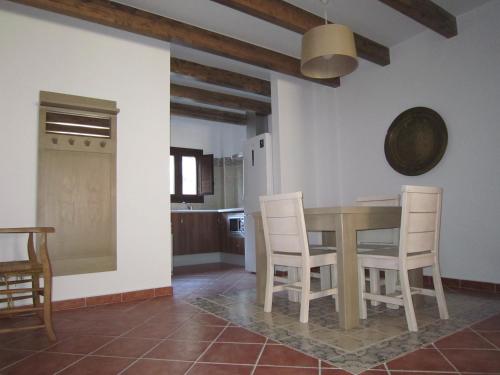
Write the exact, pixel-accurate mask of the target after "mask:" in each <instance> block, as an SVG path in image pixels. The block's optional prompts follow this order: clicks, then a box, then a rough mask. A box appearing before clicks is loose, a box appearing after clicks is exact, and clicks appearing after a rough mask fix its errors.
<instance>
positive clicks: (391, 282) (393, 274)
mask: <svg viewBox="0 0 500 375" xmlns="http://www.w3.org/2000/svg"><path fill="white" fill-rule="evenodd" d="M397 279H398V272H397V271H395V270H385V294H386V295H389V294H392V293H395V292H396V283H397ZM387 308H389V309H395V310H397V309H399V305H393V304H392V303H388V304H387Z"/></svg>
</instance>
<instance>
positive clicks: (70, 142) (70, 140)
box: [68, 138, 75, 146]
mask: <svg viewBox="0 0 500 375" xmlns="http://www.w3.org/2000/svg"><path fill="white" fill-rule="evenodd" d="M68 142H69V144H70V145H71V146H73V145H74V144H75V140H74V139H73V138H70V139H69V140H68Z"/></svg>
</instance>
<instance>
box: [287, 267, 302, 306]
mask: <svg viewBox="0 0 500 375" xmlns="http://www.w3.org/2000/svg"><path fill="white" fill-rule="evenodd" d="M299 280H300V277H299V271H298V268H297V267H288V282H289V283H293V282H296V281H299ZM288 300H289V301H292V302H299V301H300V293H299V292H296V291H295V290H289V291H288Z"/></svg>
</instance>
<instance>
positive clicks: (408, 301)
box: [399, 269, 418, 332]
mask: <svg viewBox="0 0 500 375" xmlns="http://www.w3.org/2000/svg"><path fill="white" fill-rule="evenodd" d="M399 281H400V283H401V294H402V295H403V303H404V308H405V315H406V323H407V324H408V331H410V332H417V331H418V326H417V318H416V317H415V310H414V308H413V300H412V298H411V290H410V280H409V279H408V270H407V269H400V270H399Z"/></svg>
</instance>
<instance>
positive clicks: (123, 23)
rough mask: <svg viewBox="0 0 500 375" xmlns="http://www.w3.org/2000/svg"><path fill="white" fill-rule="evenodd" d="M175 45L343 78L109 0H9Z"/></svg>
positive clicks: (328, 82)
mask: <svg viewBox="0 0 500 375" xmlns="http://www.w3.org/2000/svg"><path fill="white" fill-rule="evenodd" d="M10 1H12V2H15V3H20V4H25V5H30V6H33V7H35V8H39V9H44V10H48V11H51V12H55V13H60V14H64V15H67V16H71V17H76V18H80V19H83V20H87V21H90V22H95V23H99V24H102V25H106V26H110V27H114V28H117V29H121V30H125V31H129V32H132V33H136V34H140V35H145V36H147V37H151V38H155V39H160V40H164V41H167V42H170V43H174V44H180V45H184V46H187V47H191V48H195V49H199V50H202V51H206V52H209V53H213V54H215V55H219V56H224V57H228V58H230V59H234V60H238V61H242V62H244V63H247V64H252V65H256V66H260V67H262V68H265V69H269V70H274V71H276V72H280V73H283V74H287V75H291V76H294V77H299V78H302V79H307V80H310V81H314V82H317V83H320V84H323V85H327V86H332V87H338V86H339V82H340V80H339V79H338V78H336V79H326V80H325V79H323V80H315V79H309V78H306V77H304V76H303V75H302V74H301V73H300V60H299V59H296V58H294V57H291V56H288V55H285V54H282V53H279V52H275V51H272V50H269V49H266V48H263V47H259V46H256V45H253V44H251V43H247V42H244V41H241V40H238V39H234V38H230V37H228V36H225V35H222V34H217V33H215V32H213V31H208V30H204V29H202V28H199V27H196V26H192V25H189V24H186V23H183V22H180V21H176V20H173V19H170V18H167V17H162V16H160V15H157V14H154V13H149V12H145V11H143V10H140V9H137V8H133V7H130V6H126V5H123V4H118V3H115V2H113V1H109V0H10Z"/></svg>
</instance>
